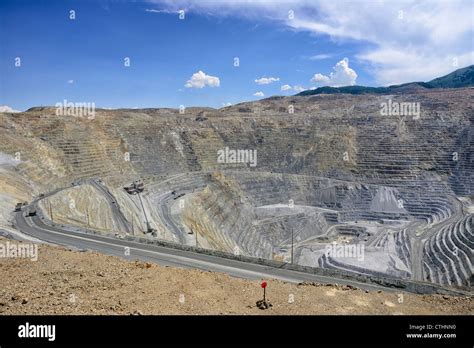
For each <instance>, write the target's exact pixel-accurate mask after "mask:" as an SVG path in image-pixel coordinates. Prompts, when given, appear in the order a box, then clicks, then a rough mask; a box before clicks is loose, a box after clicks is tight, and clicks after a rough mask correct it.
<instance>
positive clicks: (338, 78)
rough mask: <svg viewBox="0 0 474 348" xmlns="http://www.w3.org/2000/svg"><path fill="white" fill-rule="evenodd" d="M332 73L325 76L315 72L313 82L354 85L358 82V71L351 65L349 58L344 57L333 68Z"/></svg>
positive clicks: (334, 85) (328, 84) (336, 85)
mask: <svg viewBox="0 0 474 348" xmlns="http://www.w3.org/2000/svg"><path fill="white" fill-rule="evenodd" d="M332 70H333V71H332V72H331V74H329V76H325V75H322V74H319V73H318V74H314V76H313V78H312V79H311V82H314V83H317V84H319V85H321V86H332V87H340V86H353V85H355V83H356V79H357V73H356V72H355V71H354V70H353V69H351V68H350V67H349V59H347V58H344V59H343V60H341V61H340V62H338V63H337V64H336V65H335V66H334V67H333V68H332Z"/></svg>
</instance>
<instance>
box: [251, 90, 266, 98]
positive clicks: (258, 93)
mask: <svg viewBox="0 0 474 348" xmlns="http://www.w3.org/2000/svg"><path fill="white" fill-rule="evenodd" d="M253 95H254V96H256V97H264V96H265V94H263V92H262V91H259V92H255V93H254V94H253Z"/></svg>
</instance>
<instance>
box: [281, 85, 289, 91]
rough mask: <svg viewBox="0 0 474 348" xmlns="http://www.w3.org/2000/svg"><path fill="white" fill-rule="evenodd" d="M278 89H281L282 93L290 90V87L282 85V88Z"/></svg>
mask: <svg viewBox="0 0 474 348" xmlns="http://www.w3.org/2000/svg"><path fill="white" fill-rule="evenodd" d="M280 89H281V90H282V91H287V90H289V89H291V86H290V85H283V86H281V88H280Z"/></svg>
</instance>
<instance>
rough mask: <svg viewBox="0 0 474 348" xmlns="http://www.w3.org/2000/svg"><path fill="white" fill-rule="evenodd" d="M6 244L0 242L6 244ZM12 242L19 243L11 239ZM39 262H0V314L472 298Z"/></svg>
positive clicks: (376, 306)
mask: <svg viewBox="0 0 474 348" xmlns="http://www.w3.org/2000/svg"><path fill="white" fill-rule="evenodd" d="M6 241H7V239H4V238H0V242H1V243H2V244H5V243H6ZM10 242H11V243H17V242H15V241H12V240H10ZM38 249H39V251H38V253H39V255H38V260H37V261H31V260H30V259H26V258H5V257H2V258H0V274H1V276H2V286H1V288H0V314H98V315H104V314H118V315H146V314H170V315H175V314H191V315H197V314H246V315H258V314H297V315H298V314H322V315H328V314H343V315H350V314H393V315H402V314H408V315H416V314H420V315H421V314H472V313H474V305H473V301H472V297H451V296H443V295H414V294H409V293H396V292H384V291H370V292H367V291H365V290H362V289H356V288H353V287H350V286H341V285H326V284H290V283H285V282H282V281H277V280H271V279H270V280H268V279H265V281H267V283H268V286H267V299H268V300H269V301H270V302H271V304H272V307H270V308H269V309H266V310H261V309H259V308H257V306H256V302H257V301H258V300H260V299H262V289H261V288H260V281H252V280H244V279H237V278H232V277H230V276H228V275H226V274H222V273H214V272H206V271H200V270H189V269H179V268H172V267H163V266H159V265H156V264H151V263H146V262H142V261H137V260H135V261H127V260H124V259H121V258H118V257H114V256H106V255H102V254H99V253H96V252H89V251H86V252H81V251H73V250H70V249H66V248H63V247H57V246H50V245H44V244H42V245H39V248H38Z"/></svg>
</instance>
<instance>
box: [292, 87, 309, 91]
mask: <svg viewBox="0 0 474 348" xmlns="http://www.w3.org/2000/svg"><path fill="white" fill-rule="evenodd" d="M293 90H294V91H295V92H303V91H305V90H306V88H304V87H303V86H295V87H293Z"/></svg>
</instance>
